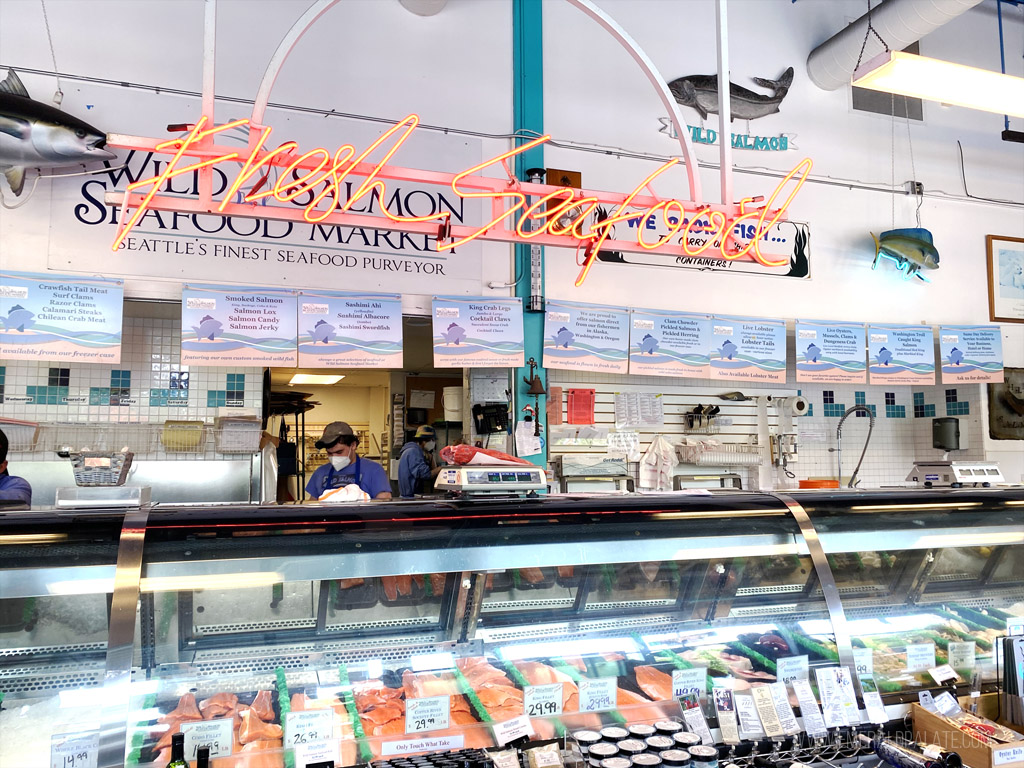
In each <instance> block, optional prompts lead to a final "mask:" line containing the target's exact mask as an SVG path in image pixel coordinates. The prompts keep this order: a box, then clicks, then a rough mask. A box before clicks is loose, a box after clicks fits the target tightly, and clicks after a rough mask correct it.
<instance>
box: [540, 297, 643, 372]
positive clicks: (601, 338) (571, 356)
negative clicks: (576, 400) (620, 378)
mask: <svg viewBox="0 0 1024 768" xmlns="http://www.w3.org/2000/svg"><path fill="white" fill-rule="evenodd" d="M544 367H545V368H559V369H562V370H568V371H601V372H602V373H626V371H627V370H628V368H629V310H627V309H619V308H618V307H601V306H597V305H594V304H572V303H569V302H560V301H549V302H548V304H547V309H546V311H545V312H544Z"/></svg>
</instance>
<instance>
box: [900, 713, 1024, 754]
mask: <svg viewBox="0 0 1024 768" xmlns="http://www.w3.org/2000/svg"><path fill="white" fill-rule="evenodd" d="M910 715H911V717H912V718H913V721H914V741H917V742H919V743H921V744H937V745H939V746H940V747H942V748H943V749H945V750H948V751H949V752H956V753H957V754H958V755H960V757H961V758H962V759H963V761H964V765H967V766H970V768H1024V740H1022V741H1014V742H1012V743H1010V744H995V743H993V744H986V743H985V742H983V741H981V740H980V739H976V738H974V736H972V735H971V734H969V733H965V732H964V731H961V730H960V729H959V728H956V727H954V726H952V725H950V724H949V723H948V722H946V721H945V720H944V719H943V718H941V717H939V716H938V715H936V714H934V713H932V712H929V711H928V710H927V709H925V708H924V707H922V706H920V705H919V704H912V705H911V707H910Z"/></svg>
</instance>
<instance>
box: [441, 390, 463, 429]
mask: <svg viewBox="0 0 1024 768" xmlns="http://www.w3.org/2000/svg"><path fill="white" fill-rule="evenodd" d="M441 403H442V404H443V405H444V420H445V421H462V387H445V388H444V390H443V391H442V393H441Z"/></svg>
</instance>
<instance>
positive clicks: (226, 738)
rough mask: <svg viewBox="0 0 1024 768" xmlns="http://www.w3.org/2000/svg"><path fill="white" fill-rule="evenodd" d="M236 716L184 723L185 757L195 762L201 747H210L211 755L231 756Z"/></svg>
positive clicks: (182, 730) (182, 727)
mask: <svg viewBox="0 0 1024 768" xmlns="http://www.w3.org/2000/svg"><path fill="white" fill-rule="evenodd" d="M233 725H234V718H230V717H224V718H220V719H218V720H201V721H200V722H198V723H182V724H181V732H182V733H184V734H185V759H186V760H188V761H189V762H194V761H195V759H196V757H197V756H198V753H199V748H200V747H208V748H209V750H210V757H211V758H213V757H230V756H231V745H232V744H233V743H234V739H233V737H232V726H233Z"/></svg>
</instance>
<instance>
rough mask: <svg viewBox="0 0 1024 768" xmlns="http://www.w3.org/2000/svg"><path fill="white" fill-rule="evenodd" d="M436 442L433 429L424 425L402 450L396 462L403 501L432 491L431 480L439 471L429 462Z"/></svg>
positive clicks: (399, 490) (399, 488) (438, 468)
mask: <svg viewBox="0 0 1024 768" xmlns="http://www.w3.org/2000/svg"><path fill="white" fill-rule="evenodd" d="M436 441H437V435H436V434H435V432H434V428H433V427H430V426H427V425H425V424H424V425H423V426H421V427H420V428H419V429H417V430H416V436H415V437H414V438H413V439H412V440H410V441H409V442H408V443H406V444H405V446H404V447H403V448H402V455H401V457H400V458H399V460H398V492H399V494H400V495H401V496H402V498H403V499H411V498H414V497H415V496H417V495H419V494H423V493H431V492H432V491H433V480H434V478H436V477H437V473H438V472H440V471H441V468H440V467H435V466H432V464H433V462H432V461H431V460H430V459H431V457H432V452H433V450H434V446H435V445H436V444H437V442H436Z"/></svg>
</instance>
